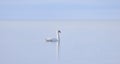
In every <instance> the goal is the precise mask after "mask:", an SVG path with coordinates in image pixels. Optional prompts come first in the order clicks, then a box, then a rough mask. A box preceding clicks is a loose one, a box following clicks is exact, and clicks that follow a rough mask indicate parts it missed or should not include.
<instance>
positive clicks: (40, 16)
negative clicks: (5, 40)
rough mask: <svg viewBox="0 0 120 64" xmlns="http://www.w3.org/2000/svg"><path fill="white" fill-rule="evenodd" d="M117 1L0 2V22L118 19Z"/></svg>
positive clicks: (119, 16) (44, 0) (38, 0)
mask: <svg viewBox="0 0 120 64" xmlns="http://www.w3.org/2000/svg"><path fill="white" fill-rule="evenodd" d="M119 3H120V1H119V0H0V20H44V19H48V20H53V19H57V20H59V19H73V20H74V19H77V20H78V19H120V4H119Z"/></svg>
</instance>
